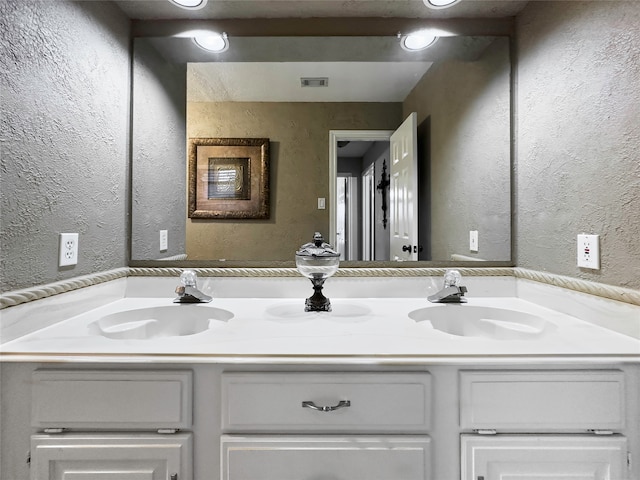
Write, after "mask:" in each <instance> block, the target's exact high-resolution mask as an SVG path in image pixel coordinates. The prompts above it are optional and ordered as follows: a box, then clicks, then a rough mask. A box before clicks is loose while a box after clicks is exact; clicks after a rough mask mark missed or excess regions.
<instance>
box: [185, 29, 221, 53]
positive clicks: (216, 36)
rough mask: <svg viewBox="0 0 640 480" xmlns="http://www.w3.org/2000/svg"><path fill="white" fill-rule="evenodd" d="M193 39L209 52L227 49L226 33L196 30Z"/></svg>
mask: <svg viewBox="0 0 640 480" xmlns="http://www.w3.org/2000/svg"><path fill="white" fill-rule="evenodd" d="M193 41H194V42H195V44H196V45H198V46H199V47H200V48H202V49H204V50H207V51H209V52H215V53H221V52H225V51H227V50H228V49H229V40H228V38H227V34H226V33H224V32H223V33H222V34H220V33H216V32H198V33H196V34H195V35H194V36H193Z"/></svg>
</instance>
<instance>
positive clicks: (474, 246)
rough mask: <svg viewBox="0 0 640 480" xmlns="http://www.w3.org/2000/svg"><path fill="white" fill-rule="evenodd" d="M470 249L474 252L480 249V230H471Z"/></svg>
mask: <svg viewBox="0 0 640 480" xmlns="http://www.w3.org/2000/svg"><path fill="white" fill-rule="evenodd" d="M469 250H470V251H472V252H477V251H478V231H477V230H469Z"/></svg>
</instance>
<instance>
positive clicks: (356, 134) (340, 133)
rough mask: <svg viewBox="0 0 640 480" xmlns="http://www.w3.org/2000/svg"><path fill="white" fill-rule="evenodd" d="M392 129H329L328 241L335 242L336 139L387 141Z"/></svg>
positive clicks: (333, 243) (332, 243)
mask: <svg viewBox="0 0 640 480" xmlns="http://www.w3.org/2000/svg"><path fill="white" fill-rule="evenodd" d="M393 132H394V130H329V243H330V244H331V245H335V244H336V218H337V213H336V212H337V209H336V201H335V198H336V181H337V178H338V141H344V140H351V141H353V142H357V141H365V142H372V141H373V142H376V141H379V142H388V141H389V140H390V139H391V134H392V133H393Z"/></svg>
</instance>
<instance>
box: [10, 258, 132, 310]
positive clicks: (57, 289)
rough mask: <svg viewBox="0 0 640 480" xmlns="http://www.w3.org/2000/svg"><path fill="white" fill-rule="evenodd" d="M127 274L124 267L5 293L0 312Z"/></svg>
mask: <svg viewBox="0 0 640 480" xmlns="http://www.w3.org/2000/svg"><path fill="white" fill-rule="evenodd" d="M128 273H129V269H128V268H126V267H124V268H117V269H115V270H109V271H106V272H99V273H94V274H91V275H84V276H82V277H75V278H71V279H69V280H61V281H59V282H55V283H48V284H46V285H40V286H38V287H33V288H25V289H24V290H16V291H14V292H7V293H4V294H2V296H0V310H2V309H3V308H7V307H13V306H15V305H20V304H21V303H27V302H32V301H34V300H40V299H42V298H47V297H51V296H53V295H58V294H60V293H65V292H70V291H72V290H78V289H80V288H84V287H89V286H91V285H98V284H99V283H104V282H110V281H111V280H116V279H118V278H123V277H126V276H127V275H128Z"/></svg>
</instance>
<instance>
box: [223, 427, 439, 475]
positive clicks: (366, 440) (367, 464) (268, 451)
mask: <svg viewBox="0 0 640 480" xmlns="http://www.w3.org/2000/svg"><path fill="white" fill-rule="evenodd" d="M221 448H222V480H240V479H242V480H247V479H251V480H283V479H297V480H316V479H320V478H326V479H329V478H332V479H356V478H359V479H367V480H390V479H393V480H428V479H430V478H431V453H430V448H431V447H430V439H429V437H426V436H424V437H422V436H421V437H417V436H405V437H397V436H396V437H389V436H343V437H334V436H322V437H302V436H300V437H298V436H291V437H283V436H280V437H266V436H251V437H237V436H232V435H224V436H223V437H222V443H221Z"/></svg>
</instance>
